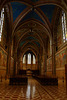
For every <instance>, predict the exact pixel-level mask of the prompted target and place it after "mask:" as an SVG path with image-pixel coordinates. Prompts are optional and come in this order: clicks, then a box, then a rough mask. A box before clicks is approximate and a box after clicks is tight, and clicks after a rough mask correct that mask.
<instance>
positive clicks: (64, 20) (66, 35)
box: [62, 11, 67, 42]
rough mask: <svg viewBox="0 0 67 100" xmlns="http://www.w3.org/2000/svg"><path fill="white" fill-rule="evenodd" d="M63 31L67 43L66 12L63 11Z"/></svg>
mask: <svg viewBox="0 0 67 100" xmlns="http://www.w3.org/2000/svg"><path fill="white" fill-rule="evenodd" d="M62 31H63V42H65V41H67V31H66V17H65V13H64V11H62Z"/></svg>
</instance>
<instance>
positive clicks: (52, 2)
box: [1, 0, 66, 52]
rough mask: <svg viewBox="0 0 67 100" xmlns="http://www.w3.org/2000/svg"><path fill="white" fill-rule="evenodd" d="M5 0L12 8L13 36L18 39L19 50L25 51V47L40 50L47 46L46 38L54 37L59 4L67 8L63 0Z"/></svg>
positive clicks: (10, 8) (9, 7)
mask: <svg viewBox="0 0 67 100" xmlns="http://www.w3.org/2000/svg"><path fill="white" fill-rule="evenodd" d="M5 1H6V0H5ZM5 1H4V2H3V4H5V5H6V4H7V5H8V9H9V10H10V13H9V15H11V23H10V24H11V25H12V36H13V37H15V39H16V47H17V50H18V51H20V52H24V50H25V49H28V50H29V49H31V50H33V51H36V52H37V51H38V52H39V51H40V49H41V47H42V48H43V47H44V48H45V43H47V42H46V40H47V39H52V29H53V26H54V22H55V17H56V14H57V10H58V9H57V8H58V6H59V7H62V8H63V9H65V10H66V8H65V6H64V4H61V0H59V1H58V0H19V2H18V1H17V0H11V1H12V2H10V0H8V1H7V2H5ZM1 2H2V1H1ZM64 2H65V0H64ZM65 3H66V2H65Z"/></svg>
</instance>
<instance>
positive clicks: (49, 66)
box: [47, 57, 52, 71]
mask: <svg viewBox="0 0 67 100" xmlns="http://www.w3.org/2000/svg"><path fill="white" fill-rule="evenodd" d="M47 71H52V57H50V58H49V59H48V60H47Z"/></svg>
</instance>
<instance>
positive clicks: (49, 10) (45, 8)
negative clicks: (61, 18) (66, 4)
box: [39, 5, 56, 22]
mask: <svg viewBox="0 0 67 100" xmlns="http://www.w3.org/2000/svg"><path fill="white" fill-rule="evenodd" d="M55 7H56V6H55V5H43V6H40V7H39V8H40V9H41V10H42V11H43V12H44V14H45V15H46V16H47V18H48V19H49V21H50V22H51V20H52V17H53V13H54V10H55Z"/></svg>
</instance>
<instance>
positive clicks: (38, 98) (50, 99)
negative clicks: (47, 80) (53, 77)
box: [0, 78, 67, 100]
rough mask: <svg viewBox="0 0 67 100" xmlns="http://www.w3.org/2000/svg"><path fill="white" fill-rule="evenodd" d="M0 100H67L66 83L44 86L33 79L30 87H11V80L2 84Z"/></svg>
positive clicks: (0, 83)
mask: <svg viewBox="0 0 67 100" xmlns="http://www.w3.org/2000/svg"><path fill="white" fill-rule="evenodd" d="M0 100H67V95H66V88H65V83H63V81H62V80H60V81H59V85H58V86H42V85H41V84H39V82H37V81H36V80H35V79H33V78H29V79H28V85H27V86H26V85H13V86H11V85H9V80H6V81H5V80H4V81H3V82H0Z"/></svg>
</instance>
